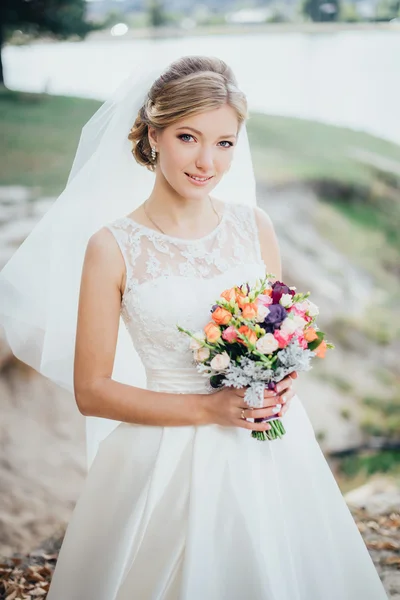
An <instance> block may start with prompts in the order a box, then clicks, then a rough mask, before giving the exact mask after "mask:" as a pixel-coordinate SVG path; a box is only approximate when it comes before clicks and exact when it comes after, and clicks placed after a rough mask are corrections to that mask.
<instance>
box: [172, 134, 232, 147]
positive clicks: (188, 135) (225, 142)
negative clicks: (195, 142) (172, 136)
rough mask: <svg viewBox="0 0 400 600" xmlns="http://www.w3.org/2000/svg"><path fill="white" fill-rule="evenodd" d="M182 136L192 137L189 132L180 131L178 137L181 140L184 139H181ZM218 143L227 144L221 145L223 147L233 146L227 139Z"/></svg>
mask: <svg viewBox="0 0 400 600" xmlns="http://www.w3.org/2000/svg"><path fill="white" fill-rule="evenodd" d="M184 137H189V138H193V136H192V135H191V134H190V133H181V134H180V135H178V139H180V140H182V142H184V141H185V140H183V139H182V138H184ZM219 143H220V144H228V146H222V147H223V148H230V147H231V146H233V143H232V142H229V141H228V140H222V142H219Z"/></svg>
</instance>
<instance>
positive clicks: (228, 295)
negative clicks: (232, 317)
mask: <svg viewBox="0 0 400 600" xmlns="http://www.w3.org/2000/svg"><path fill="white" fill-rule="evenodd" d="M221 296H222V298H224V299H225V300H226V301H227V302H232V300H236V293H235V288H230V289H229V290H224V291H223V292H222V294H221Z"/></svg>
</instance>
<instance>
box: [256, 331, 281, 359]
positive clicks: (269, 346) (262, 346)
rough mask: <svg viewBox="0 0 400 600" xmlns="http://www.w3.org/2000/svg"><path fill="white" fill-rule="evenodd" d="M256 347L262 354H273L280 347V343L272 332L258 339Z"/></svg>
mask: <svg viewBox="0 0 400 600" xmlns="http://www.w3.org/2000/svg"><path fill="white" fill-rule="evenodd" d="M256 348H257V350H258V351H259V352H261V353H262V354H272V352H275V350H277V349H278V348H279V344H278V342H277V340H276V339H275V338H274V336H273V335H272V333H266V334H265V335H263V336H262V337H260V339H259V340H257V342H256Z"/></svg>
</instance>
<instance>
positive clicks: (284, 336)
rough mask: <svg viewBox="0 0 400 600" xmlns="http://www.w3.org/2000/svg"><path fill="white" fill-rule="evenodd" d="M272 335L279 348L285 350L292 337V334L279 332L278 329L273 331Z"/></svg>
mask: <svg viewBox="0 0 400 600" xmlns="http://www.w3.org/2000/svg"><path fill="white" fill-rule="evenodd" d="M273 335H274V338H275V339H276V341H277V342H278V344H279V348H286V346H287V345H288V344H289V342H290V340H291V339H292V336H293V334H291V333H288V332H286V331H281V330H280V329H275V331H274V334H273Z"/></svg>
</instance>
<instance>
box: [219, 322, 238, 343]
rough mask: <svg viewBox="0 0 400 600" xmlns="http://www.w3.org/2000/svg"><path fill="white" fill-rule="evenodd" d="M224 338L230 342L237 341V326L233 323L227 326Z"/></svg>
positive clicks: (223, 334)
mask: <svg viewBox="0 0 400 600" xmlns="http://www.w3.org/2000/svg"><path fill="white" fill-rule="evenodd" d="M222 338H223V339H224V340H225V341H226V342H229V343H232V342H236V340H237V339H238V336H237V330H236V328H235V327H233V325H230V326H229V327H227V328H226V329H225V331H224V332H223V333H222Z"/></svg>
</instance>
